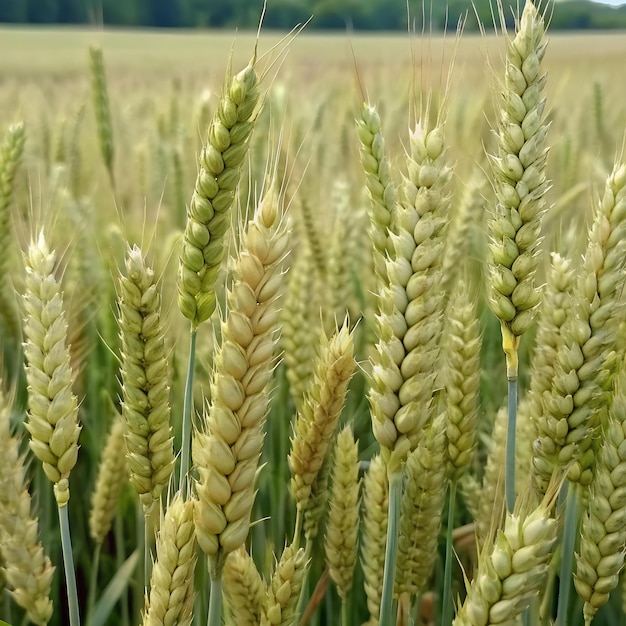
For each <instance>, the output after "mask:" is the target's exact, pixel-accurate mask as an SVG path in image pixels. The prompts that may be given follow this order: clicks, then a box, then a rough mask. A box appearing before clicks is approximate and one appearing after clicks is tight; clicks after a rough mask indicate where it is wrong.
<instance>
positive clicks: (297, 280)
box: [281, 242, 322, 411]
mask: <svg viewBox="0 0 626 626" xmlns="http://www.w3.org/2000/svg"><path fill="white" fill-rule="evenodd" d="M293 254H294V253H293V252H292V256H293ZM317 281H318V278H317V272H316V270H315V268H314V266H313V258H312V256H311V252H310V250H309V246H308V244H307V243H306V242H303V243H302V245H300V246H299V247H298V251H297V255H296V258H295V261H293V264H292V267H291V270H290V272H289V275H288V282H287V290H286V294H285V301H284V306H283V309H282V311H281V320H282V327H283V332H282V335H281V347H282V348H283V352H284V361H285V366H286V375H287V380H288V381H289V393H290V394H291V397H292V399H293V402H294V405H295V407H296V410H298V411H299V410H300V409H301V407H302V403H303V401H304V397H305V394H306V392H307V390H308V387H309V384H310V382H311V378H312V377H313V367H314V363H315V346H316V345H317V344H318V343H319V338H320V334H321V332H322V331H321V322H320V314H319V307H318V306H316V302H315V297H314V296H312V294H316V293H317Z"/></svg>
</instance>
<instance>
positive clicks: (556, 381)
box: [533, 164, 626, 489]
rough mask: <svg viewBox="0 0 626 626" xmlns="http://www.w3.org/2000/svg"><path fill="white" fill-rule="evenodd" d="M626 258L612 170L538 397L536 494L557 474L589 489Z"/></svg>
mask: <svg viewBox="0 0 626 626" xmlns="http://www.w3.org/2000/svg"><path fill="white" fill-rule="evenodd" d="M625 254H626V166H625V165H621V164H616V165H615V168H614V169H613V172H612V173H611V174H610V175H609V177H608V178H607V181H606V186H605V192H604V195H603V197H602V199H601V201H600V203H599V204H598V206H597V208H596V212H595V216H594V221H593V224H592V226H591V229H590V231H589V240H588V245H587V250H586V252H585V257H584V262H583V267H582V271H581V273H580V275H579V276H578V277H577V282H576V284H575V286H574V289H573V293H572V300H571V306H570V307H569V308H568V310H567V317H566V320H565V322H564V323H563V326H562V328H561V332H560V334H561V338H562V340H561V342H560V344H559V347H558V350H557V355H556V362H555V366H554V376H553V379H552V383H551V386H550V389H549V390H548V391H545V392H544V394H543V398H542V400H543V411H542V413H541V417H540V419H539V421H538V422H537V428H538V437H537V439H536V440H535V443H534V445H533V472H535V473H536V474H537V476H538V477H539V480H535V481H534V483H535V485H536V486H538V488H539V489H541V486H542V485H544V486H545V485H546V484H547V482H548V481H549V477H550V476H551V475H552V474H553V473H554V471H555V470H557V469H558V468H561V467H568V468H569V471H568V478H569V479H570V480H571V481H574V482H580V483H581V484H582V485H583V486H587V485H589V484H590V483H591V479H592V476H593V464H594V460H595V456H596V447H597V445H598V444H599V440H600V438H599V437H597V436H596V435H597V431H598V428H599V425H600V422H601V416H602V415H604V414H605V413H606V409H607V403H608V397H609V394H608V391H609V389H610V386H611V370H612V368H613V366H614V356H615V349H616V341H617V336H618V324H619V322H618V315H616V313H618V312H619V311H621V310H623V307H624V302H623V298H622V293H623V289H624V277H623V268H624V258H625Z"/></svg>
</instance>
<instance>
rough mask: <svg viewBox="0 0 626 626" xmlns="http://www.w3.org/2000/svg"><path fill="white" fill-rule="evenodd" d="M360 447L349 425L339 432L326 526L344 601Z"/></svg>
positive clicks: (355, 525)
mask: <svg viewBox="0 0 626 626" xmlns="http://www.w3.org/2000/svg"><path fill="white" fill-rule="evenodd" d="M359 489H360V482H359V446H358V443H356V442H355V441H354V435H353V434H352V429H351V428H350V426H346V427H345V428H344V429H343V430H342V431H341V432H340V433H339V435H337V445H336V448H335V455H334V462H333V470H332V487H331V491H330V498H329V506H330V509H329V512H328V524H327V526H326V541H325V548H326V562H327V564H328V570H329V572H330V577H331V578H332V580H333V582H334V583H335V585H336V587H337V593H338V594H339V597H340V598H341V601H342V603H343V604H345V603H346V602H347V601H348V594H349V593H350V590H351V589H352V577H353V574H354V565H355V563H356V557H357V552H358V536H359V500H360V498H359Z"/></svg>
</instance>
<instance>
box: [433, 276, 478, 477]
mask: <svg viewBox="0 0 626 626" xmlns="http://www.w3.org/2000/svg"><path fill="white" fill-rule="evenodd" d="M444 344H445V348H444V359H445V362H446V366H445V368H444V371H443V373H442V378H443V380H444V384H445V389H446V418H447V426H446V436H447V442H448V454H447V460H448V468H449V474H450V476H451V478H452V479H453V480H457V479H458V477H459V476H460V475H461V474H463V472H464V471H465V470H466V469H467V468H468V467H469V465H470V463H471V461H472V457H473V454H474V450H475V448H476V432H477V429H478V392H479V386H480V350H481V338H480V328H479V323H478V319H477V317H476V311H475V304H473V303H472V302H471V299H470V294H469V289H467V288H464V287H463V285H462V284H461V281H459V282H458V283H457V289H456V290H455V292H454V295H453V296H451V299H450V301H449V302H448V306H447V315H446V330H445V332H444Z"/></svg>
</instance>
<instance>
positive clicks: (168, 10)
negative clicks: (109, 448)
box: [149, 0, 182, 28]
mask: <svg viewBox="0 0 626 626" xmlns="http://www.w3.org/2000/svg"><path fill="white" fill-rule="evenodd" d="M149 7H150V9H149V14H150V15H149V20H150V26H156V27H157V28H174V27H176V26H181V23H182V19H181V18H182V6H181V3H180V2H179V0H152V2H151V3H150V5H149Z"/></svg>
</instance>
